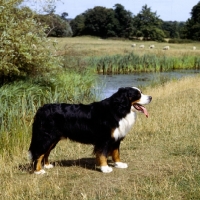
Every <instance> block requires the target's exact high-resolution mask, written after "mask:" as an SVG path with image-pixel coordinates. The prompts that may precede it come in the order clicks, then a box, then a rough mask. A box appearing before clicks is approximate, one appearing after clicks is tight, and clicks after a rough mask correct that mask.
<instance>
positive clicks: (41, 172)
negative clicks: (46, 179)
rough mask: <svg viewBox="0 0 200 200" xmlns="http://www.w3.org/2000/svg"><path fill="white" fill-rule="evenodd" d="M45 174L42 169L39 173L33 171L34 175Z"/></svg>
mask: <svg viewBox="0 0 200 200" xmlns="http://www.w3.org/2000/svg"><path fill="white" fill-rule="evenodd" d="M45 173H46V172H45V171H44V170H43V169H41V170H40V171H34V174H37V175H38V174H45Z"/></svg>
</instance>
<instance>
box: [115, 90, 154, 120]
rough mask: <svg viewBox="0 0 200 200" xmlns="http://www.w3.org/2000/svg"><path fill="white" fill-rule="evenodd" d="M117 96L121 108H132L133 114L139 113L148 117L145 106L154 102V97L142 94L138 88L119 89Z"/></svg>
mask: <svg viewBox="0 0 200 200" xmlns="http://www.w3.org/2000/svg"><path fill="white" fill-rule="evenodd" d="M116 95H117V96H118V97H119V98H116V100H117V99H118V100H119V99H120V104H121V108H122V109H123V107H127V105H128V106H129V108H130V106H131V110H132V111H133V112H136V111H139V112H142V113H144V114H145V115H146V117H148V112H147V109H146V108H145V107H144V105H146V104H149V103H150V102H151V100H152V97H151V96H149V95H144V94H142V92H141V90H140V89H138V88H136V87H125V88H119V90H118V92H117V93H116Z"/></svg>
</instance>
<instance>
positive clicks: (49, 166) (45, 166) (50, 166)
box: [44, 164, 54, 169]
mask: <svg viewBox="0 0 200 200" xmlns="http://www.w3.org/2000/svg"><path fill="white" fill-rule="evenodd" d="M53 167H54V166H53V165H52V164H48V165H46V164H45V165H44V168H45V169H51V168H53Z"/></svg>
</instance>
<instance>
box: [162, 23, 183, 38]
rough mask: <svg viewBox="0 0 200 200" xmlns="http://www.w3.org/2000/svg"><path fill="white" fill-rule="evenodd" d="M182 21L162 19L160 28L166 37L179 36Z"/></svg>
mask: <svg viewBox="0 0 200 200" xmlns="http://www.w3.org/2000/svg"><path fill="white" fill-rule="evenodd" d="M183 25H184V22H177V21H163V23H162V30H163V31H164V33H165V35H166V37H168V38H180V35H181V29H182V27H183Z"/></svg>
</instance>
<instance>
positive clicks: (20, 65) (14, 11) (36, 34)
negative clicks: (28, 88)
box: [0, 0, 61, 85]
mask: <svg viewBox="0 0 200 200" xmlns="http://www.w3.org/2000/svg"><path fill="white" fill-rule="evenodd" d="M20 2H21V1H19V0H13V1H11V2H10V3H7V1H3V2H2V4H1V7H0V9H1V15H0V55H1V64H0V85H2V84H5V83H8V82H12V81H15V80H18V79H22V78H26V77H33V76H37V75H42V74H45V73H50V72H52V70H54V69H58V67H59V66H61V59H60V58H58V57H55V56H53V54H52V51H51V50H52V47H53V45H52V46H51V47H50V45H49V44H50V42H49V40H48V39H47V37H46V34H45V30H46V27H43V26H41V24H39V23H37V22H36V21H35V20H34V19H33V16H34V14H33V13H32V11H31V10H30V9H28V8H22V9H19V8H17V5H18V3H20Z"/></svg>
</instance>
